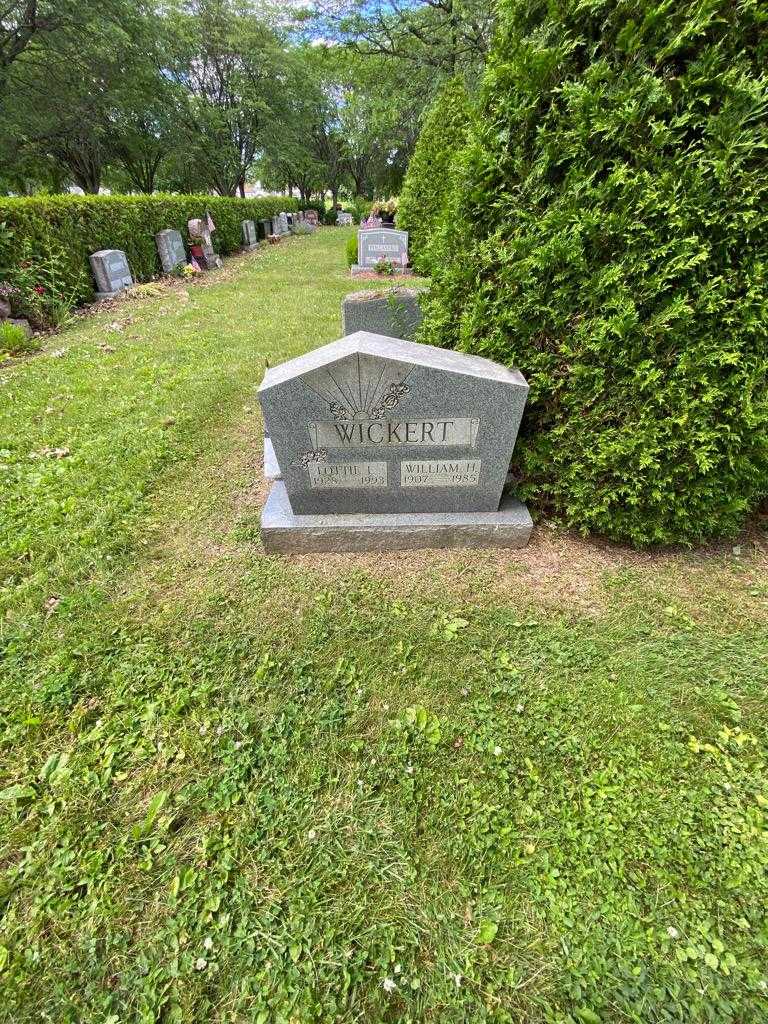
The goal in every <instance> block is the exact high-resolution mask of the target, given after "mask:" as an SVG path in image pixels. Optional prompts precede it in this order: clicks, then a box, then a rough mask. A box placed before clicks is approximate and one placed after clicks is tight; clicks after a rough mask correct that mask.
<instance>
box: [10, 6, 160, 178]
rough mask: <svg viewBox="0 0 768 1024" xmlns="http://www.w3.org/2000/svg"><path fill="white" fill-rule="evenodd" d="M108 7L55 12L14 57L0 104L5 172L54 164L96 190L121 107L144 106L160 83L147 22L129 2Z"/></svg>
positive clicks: (110, 151)
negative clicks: (153, 65) (155, 73)
mask: <svg viewBox="0 0 768 1024" xmlns="http://www.w3.org/2000/svg"><path fill="white" fill-rule="evenodd" d="M107 9H108V10H109V12H110V13H111V15H112V16H111V17H109V18H107V19H106V20H105V19H103V18H102V17H101V11H100V10H99V11H96V9H95V5H92V4H88V3H84V4H83V6H82V8H81V9H80V10H79V12H78V14H77V17H74V16H73V17H72V18H69V19H68V18H65V17H64V16H63V15H62V16H61V17H59V16H58V15H57V17H56V18H55V19H54V20H53V21H52V22H51V23H50V24H47V27H46V29H45V32H43V31H42V30H39V31H38V33H37V34H36V35H35V36H34V37H33V38H32V39H30V41H29V42H28V44H27V46H26V47H25V49H24V51H23V52H22V53H21V54H20V55H19V56H18V57H17V58H16V60H15V61H14V63H13V66H12V67H11V68H10V70H9V72H8V79H7V83H8V84H9V85H10V86H11V88H8V89H7V90H6V93H5V94H4V95H3V97H2V107H1V108H0V121H1V122H2V126H3V128H4V131H3V136H4V145H3V146H2V149H1V150H0V159H2V164H3V166H4V167H5V170H6V175H10V176H11V177H12V176H13V175H14V167H29V166H30V165H31V164H33V163H35V162H37V163H38V164H39V165H40V166H41V167H46V166H50V164H51V162H53V163H55V164H58V165H59V166H60V167H61V168H64V169H65V171H66V174H67V176H68V177H69V180H71V181H73V182H74V183H75V184H77V185H79V186H80V187H81V188H82V189H83V190H84V191H85V192H98V190H99V186H100V184H101V180H102V175H103V171H104V167H105V165H106V163H107V162H108V161H109V160H110V159H112V158H113V156H114V151H113V145H114V142H115V138H116V121H117V119H118V118H119V112H120V111H121V110H122V109H124V108H125V106H126V104H127V105H130V106H131V107H132V108H133V109H140V108H143V107H146V105H147V103H148V102H149V96H150V95H151V94H152V91H153V87H154V84H155V83H154V82H153V80H152V72H151V70H147V61H148V59H149V58H148V56H147V53H148V47H149V36H148V32H147V26H148V23H147V21H146V19H144V18H143V17H142V16H140V14H139V13H138V9H137V8H136V7H135V6H134V5H132V4H131V5H129V4H128V0H124V3H123V6H122V7H120V6H119V4H118V0H109V2H108V4H107ZM54 26H55V27H54ZM126 66H129V67H130V68H131V74H130V75H127V74H126ZM142 89H143V90H144V93H143V95H142V96H141V97H140V96H139V94H140V93H141V92H142ZM11 140H12V143H11Z"/></svg>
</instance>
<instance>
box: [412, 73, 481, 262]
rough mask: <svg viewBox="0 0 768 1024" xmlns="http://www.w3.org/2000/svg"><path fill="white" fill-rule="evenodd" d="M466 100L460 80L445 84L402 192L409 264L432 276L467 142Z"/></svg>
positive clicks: (425, 127) (426, 120) (414, 155)
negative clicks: (434, 247) (437, 238)
mask: <svg viewBox="0 0 768 1024" xmlns="http://www.w3.org/2000/svg"><path fill="white" fill-rule="evenodd" d="M469 116H470V115H469V100H468V97H467V91H466V89H465V88H464V83H463V82H462V81H461V79H459V78H454V79H452V80H451V81H449V82H448V83H447V84H446V85H445V86H444V87H443V89H442V90H441V92H440V93H439V95H438V97H437V99H436V100H435V102H434V104H433V105H432V106H431V107H430V109H429V112H428V113H427V116H426V117H425V119H424V123H423V125H422V128H421V133H420V134H419V138H418V142H417V143H416V148H415V149H414V152H413V156H412V157H411V160H410V163H409V164H408V171H407V173H406V176H405V181H404V182H403V187H402V190H401V192H400V206H399V209H398V213H397V223H398V227H401V228H403V229H404V230H406V231H407V232H408V234H409V237H408V251H409V255H410V257H411V261H412V262H413V265H414V266H415V267H416V268H417V269H419V270H420V271H422V272H423V273H427V274H428V273H430V264H431V260H430V253H429V250H430V245H431V242H432V239H433V236H434V235H435V232H436V231H437V229H438V226H439V224H440V221H441V219H442V218H443V216H444V213H445V208H446V204H447V200H448V196H449V195H450V190H451V185H452V182H453V162H454V160H455V158H456V155H457V153H458V151H459V150H460V149H461V148H462V146H463V145H464V143H465V141H466V135H467V128H468V125H469Z"/></svg>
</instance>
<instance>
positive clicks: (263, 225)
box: [259, 217, 272, 238]
mask: <svg viewBox="0 0 768 1024" xmlns="http://www.w3.org/2000/svg"><path fill="white" fill-rule="evenodd" d="M259 234H260V235H261V237H262V238H269V236H270V235H271V234H272V221H271V220H270V219H269V218H268V217H267V218H265V219H264V220H260V221H259Z"/></svg>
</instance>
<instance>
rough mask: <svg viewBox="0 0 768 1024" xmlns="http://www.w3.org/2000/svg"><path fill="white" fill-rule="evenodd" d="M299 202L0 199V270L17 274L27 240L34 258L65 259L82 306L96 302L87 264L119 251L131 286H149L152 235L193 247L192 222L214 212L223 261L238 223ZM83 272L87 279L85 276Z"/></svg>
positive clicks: (155, 268) (154, 262)
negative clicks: (100, 253) (173, 232)
mask: <svg viewBox="0 0 768 1024" xmlns="http://www.w3.org/2000/svg"><path fill="white" fill-rule="evenodd" d="M298 208H299V204H298V201H297V200H296V199H289V198H287V197H285V196H276V197H265V198H259V199H231V198H224V197H221V196H203V195H188V196H187V195H182V196H179V195H152V196H68V195H67V196H39V197H38V196H34V197H32V198H29V199H5V198H4V199H0V224H2V223H3V222H5V225H6V228H7V229H10V231H12V232H13V235H12V236H11V237H10V238H9V237H8V234H7V232H0V268H2V269H4V270H7V269H8V268H11V267H13V266H17V265H18V263H19V261H20V259H21V252H22V251H23V250H22V246H23V244H24V241H25V240H26V241H27V242H28V243H29V245H30V247H31V249H32V250H33V251H34V253H35V254H36V255H45V254H46V253H47V252H48V251H49V250H50V249H51V246H52V245H53V246H54V247H55V248H57V249H58V248H62V249H63V250H64V252H65V254H66V255H65V258H64V262H63V266H61V267H60V268H59V269H60V270H61V273H62V277H63V279H64V281H65V283H66V285H68V286H69V287H71V288H76V289H77V292H78V299H79V300H80V301H88V300H90V299H91V298H92V297H93V289H92V287H91V285H92V280H91V273H90V264H89V262H88V257H89V256H90V254H91V253H93V252H96V251H97V250H99V249H122V250H123V251H124V252H125V253H126V255H127V256H128V262H129V264H130V267H131V271H132V273H133V277H134V280H136V281H147V280H150V279H151V278H153V277H155V276H156V275H157V274H160V273H162V269H161V266H160V260H159V259H158V256H157V248H156V246H155V234H156V233H157V232H158V231H162V230H163V229H164V228H176V229H177V230H178V231H180V232H181V234H182V237H183V238H184V240H185V242H186V243H187V246H188V244H189V239H188V233H187V221H188V220H190V219H191V218H192V217H202V216H203V214H204V213H205V211H206V210H210V213H211V216H212V217H213V220H214V223H215V225H216V233H215V234H214V236H213V238H214V244H215V247H216V250H217V252H219V253H221V254H222V255H224V256H226V255H228V254H229V253H232V252H236V251H237V250H238V249H239V248H240V247H241V246H242V230H241V221H244V220H254V221H258V220H263V219H264V218H266V217H271V216H273V215H274V214H277V213H279V212H280V211H281V210H286V211H289V210H297V209H298ZM83 272H84V274H83Z"/></svg>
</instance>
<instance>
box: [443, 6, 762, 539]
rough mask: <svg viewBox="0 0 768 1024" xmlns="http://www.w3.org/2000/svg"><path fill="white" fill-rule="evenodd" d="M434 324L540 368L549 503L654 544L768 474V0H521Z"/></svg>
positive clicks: (567, 516)
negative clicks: (767, 368)
mask: <svg viewBox="0 0 768 1024" xmlns="http://www.w3.org/2000/svg"><path fill="white" fill-rule="evenodd" d="M501 8H502V9H501V26H500V32H499V34H498V36H497V41H496V45H495V49H494V52H493V53H492V55H491V58H490V61H489V65H488V69H487V73H486V78H485V82H484V87H483V94H482V99H481V110H480V114H479V117H478V122H477V124H476V126H475V127H474V128H473V130H472V133H471V134H472V137H471V139H470V141H469V143H468V144H467V147H466V149H465V151H464V152H463V154H462V158H461V161H460V167H459V168H458V174H459V177H460V179H461V180H460V183H459V185H458V186H457V188H456V189H455V192H454V209H453V210H452V216H451V217H449V218H448V220H447V225H448V226H447V229H446V230H447V231H448V232H449V238H448V239H446V241H447V242H448V243H449V244H447V245H444V246H443V247H442V251H443V252H444V253H450V254H451V255H450V259H448V260H447V262H445V263H444V264H443V266H442V268H441V270H440V272H439V273H438V275H437V281H436V285H435V287H434V289H433V299H432V302H431V309H430V310H429V314H428V319H427V324H426V330H425V332H424V335H423V337H424V339H425V340H428V341H431V342H433V343H437V344H443V345H447V346H453V347H458V348H461V349H465V350H467V351H472V352H477V353H481V354H482V355H486V356H489V357H490V358H492V359H496V360H499V361H501V362H504V363H507V364H510V365H511V364H514V365H516V366H519V367H520V368H521V369H522V371H523V372H524V373H525V375H526V376H527V378H528V380H529V382H530V385H531V394H530V399H529V405H528V409H527V411H526V415H525V417H524V427H523V431H522V433H521V436H520V439H519V441H518V448H517V457H516V471H517V474H518V475H519V478H520V491H521V492H522V493H523V494H524V495H525V496H526V497H527V498H529V499H530V500H532V502H533V503H534V505H535V506H536V508H537V509H538V510H539V512H540V513H541V511H542V510H544V509H546V508H548V509H549V510H550V512H552V511H554V512H555V513H556V514H558V515H559V516H560V517H561V519H562V520H564V521H565V522H567V523H569V524H571V525H575V526H577V527H579V528H581V529H584V530H595V531H599V532H602V533H605V534H608V535H610V536H612V537H615V538H619V539H625V540H630V541H633V542H635V543H638V544H645V543H652V542H659V541H687V542H690V541H697V540H699V539H701V538H703V537H706V536H712V535H717V534H729V533H732V532H733V531H735V530H737V529H738V528H739V526H740V525H741V524H742V522H743V519H744V515H745V513H746V512H748V511H749V510H750V509H751V508H753V507H754V506H755V505H756V503H757V502H758V501H759V499H760V498H761V496H764V495H766V494H767V493H768V387H767V385H768V381H767V379H766V365H767V362H768V284H767V278H768V78H767V77H766V69H768V14H767V13H766V7H765V3H764V0H736V2H732V0H676V2H674V3H666V2H663V3H662V2H660V0H633V2H616V0H591V2H590V3H589V4H584V3H583V2H582V0H555V2H552V0H549V2H547V0H524V2H523V0H502V4H501Z"/></svg>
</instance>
